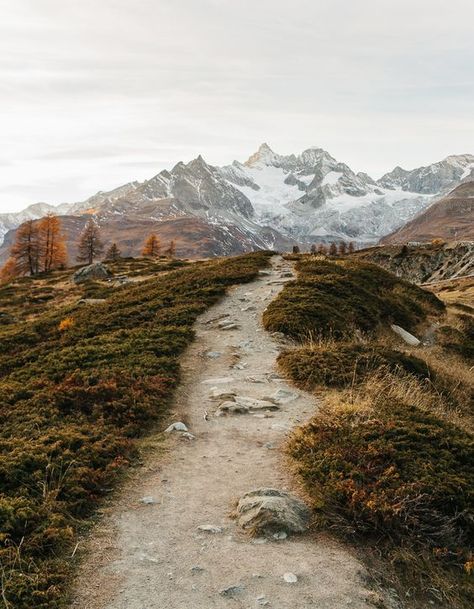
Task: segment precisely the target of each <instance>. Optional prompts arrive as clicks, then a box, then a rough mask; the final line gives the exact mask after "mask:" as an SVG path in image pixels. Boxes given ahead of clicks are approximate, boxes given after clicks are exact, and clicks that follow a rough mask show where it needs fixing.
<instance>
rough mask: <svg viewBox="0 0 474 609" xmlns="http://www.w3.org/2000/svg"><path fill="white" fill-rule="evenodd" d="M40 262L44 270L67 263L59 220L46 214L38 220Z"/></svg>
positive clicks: (52, 215)
mask: <svg viewBox="0 0 474 609" xmlns="http://www.w3.org/2000/svg"><path fill="white" fill-rule="evenodd" d="M38 230H39V247H40V262H41V267H42V270H43V271H45V272H48V271H51V270H53V269H57V268H61V267H64V266H66V264H67V250H66V244H65V242H64V237H63V235H62V233H61V220H60V219H59V218H58V217H57V216H55V215H54V214H48V215H47V216H45V217H44V218H42V219H41V220H40V221H39V224H38Z"/></svg>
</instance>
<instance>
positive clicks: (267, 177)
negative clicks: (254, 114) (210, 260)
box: [0, 144, 474, 259]
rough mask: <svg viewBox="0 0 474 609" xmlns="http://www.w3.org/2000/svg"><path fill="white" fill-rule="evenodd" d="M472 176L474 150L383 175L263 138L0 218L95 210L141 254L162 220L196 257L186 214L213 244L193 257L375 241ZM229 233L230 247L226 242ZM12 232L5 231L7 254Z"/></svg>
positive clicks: (0, 224) (6, 226) (9, 223)
mask: <svg viewBox="0 0 474 609" xmlns="http://www.w3.org/2000/svg"><path fill="white" fill-rule="evenodd" d="M473 172H474V156H472V155H467V154H465V155H458V156H450V157H447V158H446V159H444V160H443V161H440V162H439V163H435V164H433V165H430V166H428V167H422V168H419V169H415V170H412V171H407V170H403V169H401V168H396V169H395V170H394V171H392V172H391V173H389V174H386V175H385V176H383V177H382V178H381V179H380V180H378V181H376V180H374V179H372V178H371V177H370V176H369V175H368V174H366V173H363V172H359V173H355V172H354V171H353V170H352V169H351V168H350V167H349V166H348V165H346V164H345V163H341V162H339V161H337V160H336V159H335V158H334V157H332V156H331V155H330V154H329V153H328V152H327V151H325V150H323V149H322V148H315V147H314V148H308V149H307V150H304V151H303V152H302V153H301V154H298V155H295V154H291V155H280V154H277V153H275V152H274V151H273V150H271V148H270V147H269V146H268V144H262V145H261V146H260V148H259V149H258V150H257V152H255V153H254V154H253V155H251V156H250V157H249V159H248V160H247V161H246V162H244V163H241V162H239V161H234V162H233V163H232V164H231V165H227V166H224V167H215V166H212V165H209V164H208V163H206V161H205V160H204V159H203V158H202V157H201V156H199V157H197V158H196V159H194V160H192V161H190V162H189V163H183V162H179V163H177V164H176V165H175V166H174V167H173V168H172V169H171V170H170V171H168V170H163V171H161V172H160V173H158V174H157V175H155V176H154V177H152V178H151V179H150V180H146V181H145V182H129V183H127V184H124V185H122V186H120V187H118V188H116V189H114V190H111V191H108V192H98V193H97V194H96V195H94V196H92V197H90V198H88V199H87V200H85V201H82V202H77V203H63V204H61V205H60V206H59V207H57V208H54V207H53V206H50V205H48V204H45V203H41V204H37V205H32V206H30V207H29V208H27V209H26V210H24V211H22V212H20V213H18V214H0V237H3V236H4V235H6V233H7V232H8V230H11V229H14V228H15V227H17V226H18V225H19V224H21V223H22V222H24V221H25V220H27V219H30V218H33V219H34V218H39V217H41V216H43V215H44V214H45V213H48V212H50V211H55V212H56V213H58V214H60V215H65V217H67V218H80V217H81V216H84V214H94V215H95V216H96V218H97V220H98V222H99V223H100V225H101V226H102V227H104V231H106V232H107V240H108V241H109V240H112V241H120V242H121V245H122V247H123V249H124V251H126V252H127V253H129V254H131V255H135V254H137V253H138V251H139V245H138V244H139V243H141V242H142V241H143V239H144V238H145V236H146V234H147V233H148V232H150V230H154V231H157V232H160V230H161V229H164V228H165V227H164V226H162V224H163V223H166V230H164V232H165V233H166V235H165V238H166V239H171V238H173V239H176V240H177V241H178V248H181V249H180V253H181V255H189V251H190V248H189V246H190V244H191V242H192V239H191V240H189V239H188V238H187V237H186V238H183V237H182V235H181V229H182V226H183V224H185V223H184V220H183V219H185V218H186V219H187V226H188V227H192V226H193V224H195V226H196V227H197V226H199V231H198V235H197V240H200V239H201V238H202V239H204V240H205V241H206V240H207V241H208V244H214V245H209V247H200V246H199V245H197V246H196V247H195V255H216V254H219V255H221V254H226V253H236V252H240V251H242V248H244V249H255V248H257V247H267V248H273V247H276V246H277V245H278V244H280V245H282V244H285V245H287V244H291V243H300V244H303V245H308V244H310V243H313V242H321V241H325V242H329V241H334V240H336V241H338V240H344V241H355V242H358V243H359V244H370V243H376V242H377V241H378V240H379V239H380V238H381V237H384V236H385V235H387V234H390V233H393V232H394V231H396V230H397V229H398V228H400V227H401V226H403V225H404V224H406V223H407V222H409V221H410V220H411V219H412V218H413V217H414V216H416V214H418V213H419V212H420V211H422V210H423V209H425V208H426V207H428V206H429V205H430V204H431V203H433V201H435V200H436V198H437V197H439V196H441V195H444V194H445V193H446V192H447V191H448V190H449V189H450V188H453V187H455V186H457V185H458V184H459V182H460V181H461V180H466V179H468V176H470V175H471V174H472V173H473ZM178 220H179V222H178ZM81 222H83V221H81ZM66 223H67V224H68V226H70V227H73V228H74V227H75V226H76V225H78V223H77V222H75V223H74V222H71V221H70V220H67V221H66ZM173 223H175V224H173ZM79 224H80V223H79ZM68 230H69V229H68ZM127 230H128V231H130V233H131V237H130V238H127V237H126V232H127ZM74 231H75V229H74V230H72V229H71V231H70V234H68V239H69V240H70V241H71V243H73V242H75V240H76V239H77V236H78V232H77V230H76V231H75V232H74ZM206 232H207V234H208V237H209V239H207V238H206V236H205V233H206ZM223 233H225V235H227V237H226V238H225V239H224V245H223V246H218V245H216V244H217V241H219V240H220V239H221V236H219V235H222V234H223ZM13 237H14V235H13V234H9V235H7V236H6V240H5V241H6V243H5V246H4V247H3V248H2V250H0V257H1V258H2V259H5V255H6V247H7V244H8V243H10V242H11V241H12V239H13ZM181 241H182V242H183V243H180V242H181Z"/></svg>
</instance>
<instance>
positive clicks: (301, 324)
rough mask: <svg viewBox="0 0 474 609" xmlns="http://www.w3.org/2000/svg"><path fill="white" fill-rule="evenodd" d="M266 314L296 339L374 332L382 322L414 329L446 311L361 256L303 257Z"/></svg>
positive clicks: (268, 324)
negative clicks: (430, 316)
mask: <svg viewBox="0 0 474 609" xmlns="http://www.w3.org/2000/svg"><path fill="white" fill-rule="evenodd" d="M296 269H297V271H298V277H297V280H296V281H293V282H289V283H287V284H286V285H285V288H284V289H283V290H282V292H281V293H280V294H279V296H278V297H277V298H276V299H275V300H273V301H272V302H271V303H270V305H269V306H268V308H267V310H266V311H265V313H264V316H263V321H264V325H265V328H266V329H267V330H270V331H273V332H275V331H278V332H283V333H285V334H287V335H288V336H290V337H292V338H295V339H297V340H304V339H308V338H309V337H310V336H313V337H328V338H335V339H350V338H351V337H353V335H354V333H355V332H362V333H364V334H369V335H370V334H372V335H373V334H375V333H376V332H377V331H378V330H379V329H380V327H381V325H382V324H384V323H385V324H387V323H396V324H399V325H401V326H402V327H404V328H406V329H407V330H409V331H414V330H415V328H416V325H417V324H419V323H420V322H422V321H424V320H425V319H426V317H427V315H429V314H432V313H440V312H442V311H443V310H444V305H443V303H442V302H441V301H440V300H438V299H437V298H436V296H434V295H433V294H431V293H430V292H426V291H424V290H422V289H421V288H419V287H417V286H415V285H413V284H410V283H408V282H406V281H403V280H402V279H399V278H398V277H396V276H395V275H393V274H392V273H390V272H388V271H385V270H383V269H381V268H380V267H378V266H376V265H374V264H370V263H365V262H360V261H358V260H351V259H349V260H345V259H342V260H338V261H336V262H329V261H324V260H302V261H300V262H298V263H297V264H296Z"/></svg>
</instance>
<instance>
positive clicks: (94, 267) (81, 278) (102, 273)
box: [72, 262, 112, 284]
mask: <svg viewBox="0 0 474 609" xmlns="http://www.w3.org/2000/svg"><path fill="white" fill-rule="evenodd" d="M111 277H112V273H111V272H110V271H109V269H108V268H107V267H106V266H105V265H104V264H102V262H94V264H89V265H88V266H84V267H83V268H82V269H79V270H78V271H76V272H75V273H74V275H73V277H72V280H73V281H74V283H76V284H78V283H84V282H85V281H92V280H105V279H110V278H111Z"/></svg>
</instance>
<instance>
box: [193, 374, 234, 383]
mask: <svg viewBox="0 0 474 609" xmlns="http://www.w3.org/2000/svg"><path fill="white" fill-rule="evenodd" d="M233 380H234V377H232V376H221V377H218V378H214V379H206V380H205V381H201V385H225V384H226V383H232V381H233Z"/></svg>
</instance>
